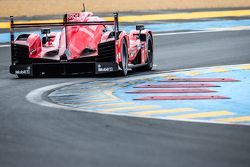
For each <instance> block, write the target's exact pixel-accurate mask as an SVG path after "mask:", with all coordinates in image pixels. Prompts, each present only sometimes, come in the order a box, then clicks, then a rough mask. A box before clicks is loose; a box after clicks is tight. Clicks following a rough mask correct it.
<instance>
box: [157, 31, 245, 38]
mask: <svg viewBox="0 0 250 167" xmlns="http://www.w3.org/2000/svg"><path fill="white" fill-rule="evenodd" d="M242 30H249V29H242ZM242 30H239V29H221V30H220V29H218V30H204V31H203V30H201V31H199V30H197V31H187V32H166V33H159V34H157V33H155V34H154V35H153V36H154V37H157V36H170V35H183V34H200V33H212V32H225V31H226V32H227V31H242Z"/></svg>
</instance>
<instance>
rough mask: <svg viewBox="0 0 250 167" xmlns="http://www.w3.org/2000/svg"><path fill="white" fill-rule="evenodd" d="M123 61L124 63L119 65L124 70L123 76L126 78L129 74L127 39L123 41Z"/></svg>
mask: <svg viewBox="0 0 250 167" xmlns="http://www.w3.org/2000/svg"><path fill="white" fill-rule="evenodd" d="M121 59H122V61H121V62H120V63H119V66H120V68H121V69H122V71H121V75H123V76H126V75H127V73H128V47H127V43H126V40H125V39H123V40H122V48H121Z"/></svg>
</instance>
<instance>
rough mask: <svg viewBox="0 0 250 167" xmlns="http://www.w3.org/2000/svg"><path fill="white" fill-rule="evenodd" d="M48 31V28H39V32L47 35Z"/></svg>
mask: <svg viewBox="0 0 250 167" xmlns="http://www.w3.org/2000/svg"><path fill="white" fill-rule="evenodd" d="M49 33H50V28H42V29H41V34H45V35H47V34H49Z"/></svg>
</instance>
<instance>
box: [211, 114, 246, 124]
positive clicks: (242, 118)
mask: <svg viewBox="0 0 250 167" xmlns="http://www.w3.org/2000/svg"><path fill="white" fill-rule="evenodd" d="M214 121H218V122H232V123H234V122H245V121H250V116H243V117H235V118H224V119H216V120H214Z"/></svg>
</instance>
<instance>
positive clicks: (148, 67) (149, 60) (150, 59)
mask: <svg viewBox="0 0 250 167" xmlns="http://www.w3.org/2000/svg"><path fill="white" fill-rule="evenodd" d="M146 45H147V56H148V57H147V60H146V62H147V64H146V66H144V67H143V70H144V71H151V70H152V68H153V64H154V63H153V58H154V50H153V39H152V36H151V35H149V36H148V37H147V44H146Z"/></svg>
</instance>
